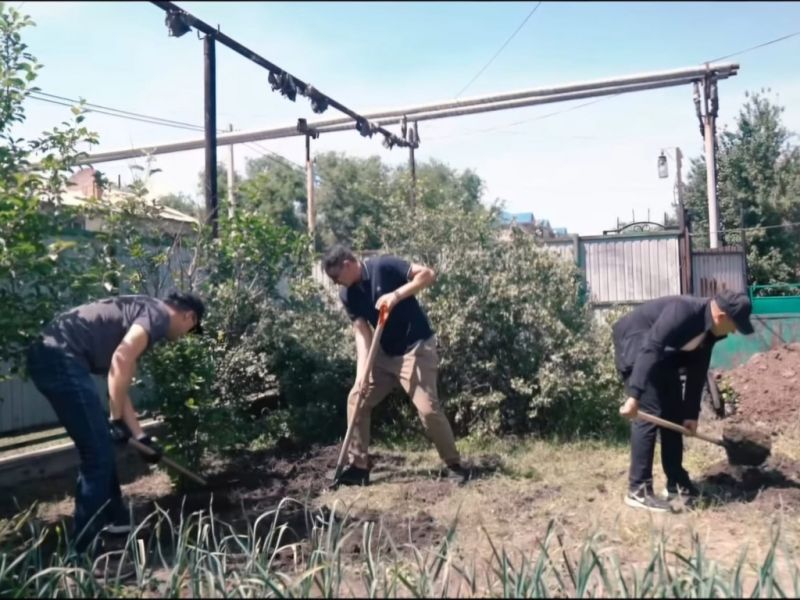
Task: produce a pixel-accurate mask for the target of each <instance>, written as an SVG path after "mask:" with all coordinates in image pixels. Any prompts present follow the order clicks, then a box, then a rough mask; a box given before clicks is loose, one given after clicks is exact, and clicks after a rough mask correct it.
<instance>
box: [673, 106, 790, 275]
mask: <svg viewBox="0 0 800 600" xmlns="http://www.w3.org/2000/svg"><path fill="white" fill-rule="evenodd" d="M783 111H784V109H783V107H781V106H778V105H777V104H775V103H774V102H773V101H771V100H770V99H769V98H768V97H767V96H766V92H765V91H764V90H762V91H761V93H756V94H752V95H751V94H748V96H747V101H746V103H745V104H744V106H743V107H742V108H741V109H740V111H739V115H738V117H737V119H736V124H735V127H734V129H733V130H732V131H723V132H721V134H720V135H719V140H718V142H719V151H718V155H717V158H718V182H717V187H718V193H717V196H718V201H719V206H720V220H721V222H722V226H723V228H724V229H726V230H735V229H738V228H740V227H742V225H743V226H744V227H745V228H754V229H749V230H748V231H747V246H748V256H747V261H748V268H749V271H750V273H749V276H750V283H757V284H767V283H780V282H795V281H797V278H798V275H799V274H800V244H799V243H798V242H800V237H798V228H797V227H796V226H795V227H781V225H785V224H788V223H798V222H800V175H799V174H800V147H798V146H796V145H794V144H792V143H791V138H792V135H793V134H792V133H791V132H790V131H789V130H788V129H787V128H786V127H785V126H784V124H783V122H782V114H783ZM686 205H687V207H688V209H689V213H690V216H691V218H692V222H693V229H694V232H695V233H697V234H700V235H699V236H698V237H697V238H696V239H695V244H699V245H701V246H702V245H707V243H708V241H707V237H706V235H707V232H708V201H707V196H706V169H705V162H704V160H703V159H702V158H695V159H693V160H692V166H691V171H690V173H689V179H688V185H687V187H686ZM725 239H726V242H727V243H739V242H740V234H738V233H733V234H727V235H726V236H725Z"/></svg>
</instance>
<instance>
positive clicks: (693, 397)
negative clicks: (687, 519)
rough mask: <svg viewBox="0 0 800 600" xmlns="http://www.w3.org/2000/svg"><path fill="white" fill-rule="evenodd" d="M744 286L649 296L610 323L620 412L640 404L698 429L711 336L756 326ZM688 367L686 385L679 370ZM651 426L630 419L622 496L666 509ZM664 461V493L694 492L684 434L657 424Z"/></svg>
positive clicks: (632, 411) (628, 413)
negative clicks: (656, 481)
mask: <svg viewBox="0 0 800 600" xmlns="http://www.w3.org/2000/svg"><path fill="white" fill-rule="evenodd" d="M751 310H752V305H751V303H750V298H749V297H748V296H747V294H742V293H735V292H731V291H730V290H723V291H722V292H720V293H719V294H717V295H716V296H715V297H714V298H698V297H694V296H667V297H664V298H658V299H656V300H651V301H650V302H646V303H644V304H642V305H640V306H638V307H637V308H636V309H634V310H633V311H631V312H630V313H628V314H626V315H625V316H624V317H622V318H621V319H619V321H617V322H616V323H615V324H614V327H613V337H614V354H615V364H616V367H617V371H618V372H619V374H620V377H621V378H622V380H623V382H624V384H625V393H626V395H627V397H628V398H627V400H626V401H625V404H624V405H623V406H622V407H621V408H620V414H621V415H622V416H623V417H625V418H627V419H635V417H636V414H637V413H638V411H639V407H640V406H641V408H642V410H644V411H646V412H649V413H651V414H654V415H657V416H660V417H662V418H664V419H667V420H669V421H672V422H674V423H678V424H680V425H683V426H684V427H686V428H687V429H689V430H691V431H696V430H697V418H698V415H699V414H700V397H701V395H702V393H703V386H704V383H705V380H706V376H707V373H708V365H709V363H710V361H711V351H712V349H713V347H714V344H715V343H716V342H717V341H718V340H720V339H722V338H724V337H726V336H727V335H728V334H730V333H733V332H734V331H737V330H738V331H739V332H740V333H743V334H745V335H748V334H751V333H753V325H752V324H751V323H750V312H751ZM682 367H685V368H686V371H687V374H686V386H685V391H683V392H682V390H681V381H680V375H679V372H678V370H679V369H680V368H682ZM656 429H657V428H656V426H655V425H653V424H651V423H647V422H644V421H641V420H633V421H632V423H631V465H630V472H629V478H628V493H627V495H626V497H625V503H626V504H627V505H629V506H633V507H635V508H643V509H646V510H650V511H654V512H666V511H668V510H670V505H669V503H668V502H667V501H665V500H663V499H661V498H659V497H657V496H656V495H655V494H654V493H653V455H654V452H655V444H656ZM660 435H661V464H662V467H663V468H664V474H665V475H666V476H667V500H670V499H672V498H674V497H675V496H677V495H678V494H680V495H683V496H687V497H693V496H696V495H697V493H698V492H697V488H696V487H695V486H694V485H693V484H692V482H691V480H690V479H689V474H688V473H687V472H686V470H685V469H684V468H683V464H682V463H683V437H682V436H681V434H679V433H677V432H675V431H671V430H668V429H661V430H660Z"/></svg>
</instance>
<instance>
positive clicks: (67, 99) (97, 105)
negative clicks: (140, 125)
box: [34, 90, 202, 129]
mask: <svg viewBox="0 0 800 600" xmlns="http://www.w3.org/2000/svg"><path fill="white" fill-rule="evenodd" d="M34 94H35V95H37V96H47V97H48V98H55V99H56V100H64V101H65V102H72V103H74V104H79V103H80V102H81V101H80V100H75V99H74V98H67V97H65V96H58V95H56V94H49V93H47V92H43V91H41V90H39V91H38V92H34ZM84 105H85V106H87V107H91V108H100V109H102V110H108V111H112V112H115V113H119V114H121V115H128V116H132V117H138V118H140V119H150V120H153V121H161V122H164V123H172V124H174V125H183V126H184V127H191V128H193V129H202V127H201V126H200V125H194V124H193V123H186V122H184V121H175V120H173V119H164V118H163V117H153V116H150V115H143V114H141V113H136V112H132V111H129V110H122V109H120V108H112V107H110V106H103V105H102V104H93V103H91V102H84Z"/></svg>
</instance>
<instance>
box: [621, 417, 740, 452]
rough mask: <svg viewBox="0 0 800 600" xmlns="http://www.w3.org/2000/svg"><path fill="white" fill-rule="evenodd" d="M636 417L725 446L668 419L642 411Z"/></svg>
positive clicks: (720, 441) (719, 441) (714, 439)
mask: <svg viewBox="0 0 800 600" xmlns="http://www.w3.org/2000/svg"><path fill="white" fill-rule="evenodd" d="M636 416H637V417H638V418H640V419H641V420H642V421H647V422H648V423H652V424H653V425H658V426H659V427H664V428H665V429H671V430H672V431H677V432H678V433H681V434H683V435H685V436H686V437H696V438H698V439H701V440H703V441H705V442H710V443H712V444H716V445H717V446H724V445H725V444H723V443H722V440H718V439H716V438H713V437H711V436H710V435H706V434H704V433H701V432H699V431H696V432H694V433H692V431H691V430H689V429H686V427H683V426H681V425H678V424H677V423H673V422H672V421H667V420H666V419H662V418H661V417H657V416H655V415H651V414H649V413H646V412H642V411H641V410H640V411H638V412H637V413H636Z"/></svg>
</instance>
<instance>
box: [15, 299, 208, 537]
mask: <svg viewBox="0 0 800 600" xmlns="http://www.w3.org/2000/svg"><path fill="white" fill-rule="evenodd" d="M204 312H205V307H204V305H203V302H202V300H200V298H198V297H197V296H195V295H194V294H184V293H178V292H174V293H172V294H170V295H169V296H168V297H167V298H166V299H165V300H159V299H157V298H152V297H150V296H118V297H115V298H107V299H105V300H98V301H96V302H91V303H88V304H84V305H82V306H78V307H77V308H74V309H72V310H69V311H67V312H65V313H62V314H60V315H58V316H57V317H56V318H55V319H54V320H53V321H52V322H51V323H50V324H48V325H47V327H45V328H44V330H43V331H42V333H41V335H40V336H39V339H37V340H36V341H35V342H34V343H33V344H32V345H31V347H30V349H29V350H28V361H27V366H28V373H29V374H30V376H31V379H32V380H33V382H34V383H35V384H36V387H37V388H38V389H39V391H40V392H41V393H42V394H43V395H44V396H45V397H46V398H47V400H48V401H49V402H50V404H51V405H52V406H53V410H54V411H55V413H56V415H57V416H58V419H59V421H61V423H62V425H64V428H65V429H66V430H67V434H69V436H70V437H71V438H72V440H73V441H74V442H75V446H76V448H77V449H78V452H79V453H80V459H81V465H80V470H79V474H78V485H77V490H76V493H75V523H74V527H75V535H74V536H73V538H72V539H73V540H74V541H75V544H76V546H75V547H76V549H77V550H78V551H81V552H82V551H84V550H85V549H86V548H87V547H88V545H89V543H90V542H91V541H92V539H93V538H94V537H95V535H96V534H97V533H98V532H99V531H100V530H103V529H104V530H106V531H108V532H110V533H127V532H129V531H130V528H131V526H130V522H129V519H128V514H127V511H126V510H125V507H124V504H123V503H122V494H121V490H120V487H119V481H118V480H117V472H116V465H115V460H114V452H113V447H112V442H119V443H124V442H127V440H128V438H130V437H135V438H137V439H138V440H139V441H140V442H142V443H144V444H145V445H148V446H150V448H151V449H152V450H155V454H147V455H145V454H144V453H143V454H142V457H143V458H144V459H145V460H147V461H149V462H158V460H159V459H160V458H161V450H160V448H158V447H157V446H156V445H155V444H154V443H153V441H152V440H151V439H150V437H149V436H147V435H145V433H144V431H143V430H142V427H141V425H140V424H139V419H138V417H137V415H136V411H135V410H134V408H133V404H132V402H131V399H130V396H129V389H130V385H131V381H132V380H133V376H134V374H135V372H136V365H137V362H138V359H139V357H140V356H141V355H142V353H144V352H145V351H147V350H148V349H150V348H151V347H152V346H153V345H154V344H157V343H159V342H162V341H165V340H166V341H176V340H178V339H180V338H181V337H183V336H185V335H186V334H188V333H190V332H197V333H201V332H202V329H201V326H200V321H201V320H202V318H203V314H204ZM91 374H96V375H107V376H108V396H109V412H110V413H111V420H110V422H109V420H108V419H107V417H106V415H105V411H104V410H103V406H102V403H101V401H100V396H99V394H98V392H97V387H96V386H95V385H94V381H92V377H91Z"/></svg>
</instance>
